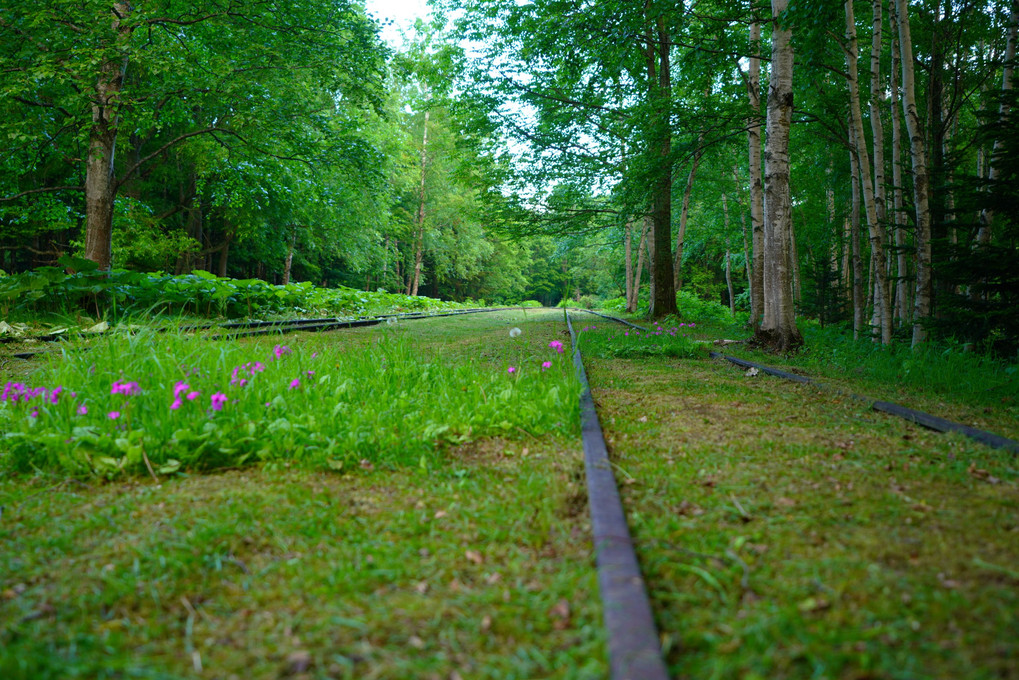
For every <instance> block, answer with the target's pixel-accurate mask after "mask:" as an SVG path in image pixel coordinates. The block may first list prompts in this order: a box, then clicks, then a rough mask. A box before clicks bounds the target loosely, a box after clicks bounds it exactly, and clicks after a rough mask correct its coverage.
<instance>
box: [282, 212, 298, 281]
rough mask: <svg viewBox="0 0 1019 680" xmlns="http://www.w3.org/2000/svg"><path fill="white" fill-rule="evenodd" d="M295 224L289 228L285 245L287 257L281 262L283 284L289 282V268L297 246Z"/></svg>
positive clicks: (292, 262)
mask: <svg viewBox="0 0 1019 680" xmlns="http://www.w3.org/2000/svg"><path fill="white" fill-rule="evenodd" d="M297 228H298V227H297V225H296V224H295V225H294V226H293V227H292V228H291V232H290V242H289V243H288V246H287V259H286V261H284V263H283V285H284V286H285V285H287V284H288V283H290V269H291V267H292V266H293V264H294V248H296V247H297Z"/></svg>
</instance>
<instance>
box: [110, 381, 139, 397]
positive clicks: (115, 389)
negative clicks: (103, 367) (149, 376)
mask: <svg viewBox="0 0 1019 680" xmlns="http://www.w3.org/2000/svg"><path fill="white" fill-rule="evenodd" d="M141 392H142V390H141V388H140V387H138V383H136V382H126V381H123V380H114V381H113V385H112V386H111V387H110V394H123V395H124V396H125V397H130V396H132V395H135V394H141Z"/></svg>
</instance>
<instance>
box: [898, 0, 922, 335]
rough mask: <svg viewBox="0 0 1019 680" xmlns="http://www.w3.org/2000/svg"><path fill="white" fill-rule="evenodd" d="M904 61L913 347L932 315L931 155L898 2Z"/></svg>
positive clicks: (903, 10)
mask: <svg viewBox="0 0 1019 680" xmlns="http://www.w3.org/2000/svg"><path fill="white" fill-rule="evenodd" d="M895 9H896V15H897V16H896V23H897V24H898V28H899V49H900V52H901V61H902V109H903V115H904V117H905V119H906V132H907V133H908V134H909V147H910V156H911V157H912V160H913V203H914V204H915V206H916V297H915V298H914V304H913V346H914V347H915V346H916V345H918V344H920V343H922V342H924V341H925V340H926V339H927V329H926V328H925V327H924V325H923V324H924V322H925V321H926V320H927V318H928V317H929V316H930V314H931V211H930V185H929V181H928V176H927V152H926V149H925V148H924V137H923V127H922V123H921V121H920V114H919V111H918V110H917V107H916V84H915V77H914V73H913V42H912V38H911V37H910V30H909V2H908V0H895Z"/></svg>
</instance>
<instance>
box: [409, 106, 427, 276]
mask: <svg viewBox="0 0 1019 680" xmlns="http://www.w3.org/2000/svg"><path fill="white" fill-rule="evenodd" d="M428 114H429V112H428V111H425V121H424V132H423V134H422V136H421V185H420V188H419V190H418V215H417V236H416V238H415V240H414V274H413V276H412V277H411V280H410V282H409V283H408V290H407V294H408V295H415V296H416V295H417V294H418V286H419V285H420V284H421V262H422V260H423V259H424V249H425V170H426V169H427V168H428Z"/></svg>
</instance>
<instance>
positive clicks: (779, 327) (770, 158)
mask: <svg viewBox="0 0 1019 680" xmlns="http://www.w3.org/2000/svg"><path fill="white" fill-rule="evenodd" d="M788 5H789V2H788V0H772V1H771V11H772V20H773V22H774V24H773V28H772V33H771V79H770V82H769V84H768V121H767V127H766V134H767V138H766V142H765V147H764V310H763V312H764V314H763V319H762V321H761V327H760V329H759V330H758V332H757V337H758V338H759V339H760V340H761V341H762V342H764V343H765V344H767V345H770V346H772V347H774V348H775V349H778V350H780V351H783V352H789V351H792V350H794V349H796V348H797V347H799V346H800V345H802V344H803V336H802V335H801V334H800V331H799V329H798V328H797V327H796V309H795V306H794V301H793V288H792V275H791V268H792V267H791V265H792V261H791V256H792V254H791V252H790V251H791V238H790V234H791V231H792V205H791V199H790V189H789V128H790V125H791V123H792V113H793V48H792V42H791V38H792V31H791V29H790V28H789V27H787V26H783V25H782V23H781V21H782V17H781V15H782V13H783V12H784V11H785V10H786V8H787V7H788Z"/></svg>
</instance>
